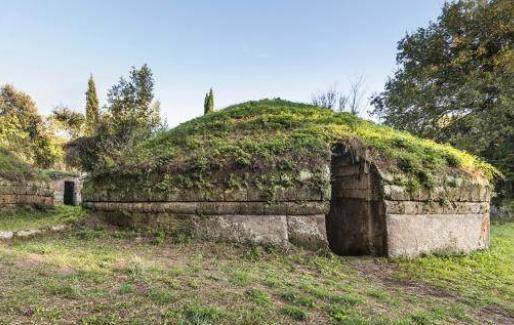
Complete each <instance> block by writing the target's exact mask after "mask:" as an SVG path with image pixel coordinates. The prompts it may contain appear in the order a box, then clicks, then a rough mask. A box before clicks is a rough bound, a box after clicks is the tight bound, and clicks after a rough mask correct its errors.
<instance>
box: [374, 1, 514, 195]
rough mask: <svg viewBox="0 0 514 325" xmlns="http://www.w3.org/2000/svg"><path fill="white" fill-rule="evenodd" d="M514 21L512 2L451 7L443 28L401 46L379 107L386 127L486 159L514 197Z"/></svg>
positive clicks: (430, 28) (378, 99) (434, 25)
mask: <svg viewBox="0 0 514 325" xmlns="http://www.w3.org/2000/svg"><path fill="white" fill-rule="evenodd" d="M513 20H514V2H512V1H511V0H491V1H482V0H470V1H467V0H460V1H453V2H449V3H446V4H445V6H444V8H443V11H442V14H441V15H440V16H439V18H438V19H437V21H436V22H433V23H431V24H430V25H429V26H428V27H425V28H419V29H418V30H417V31H416V32H415V33H412V34H408V35H406V36H405V37H404V38H403V39H402V40H401V41H400V42H399V43H398V51H399V52H398V54H397V63H398V65H399V66H400V68H399V70H398V71H397V72H396V73H395V75H394V76H393V77H392V78H391V79H389V81H388V82H387V83H386V85H385V90H384V92H383V93H382V94H380V95H379V96H377V97H376V98H375V100H374V103H375V107H376V109H375V113H377V114H378V115H379V116H380V117H382V118H383V119H384V121H385V123H386V124H388V125H391V126H394V127H396V128H398V129H402V130H407V131H410V132H412V133H414V134H417V135H421V136H424V137H429V138H432V139H435V140H437V141H444V142H449V143H451V144H453V145H455V146H456V147H457V148H460V149H463V150H467V151H469V152H472V153H474V154H477V155H480V156H483V157H485V158H486V159H487V160H488V161H489V162H490V163H492V164H493V165H495V166H497V167H498V168H499V169H500V170H501V171H502V172H503V174H504V175H505V176H506V178H507V184H505V186H504V187H503V188H504V189H507V191H510V192H511V195H514V155H513V154H512V153H513V152H514V44H513V37H512V35H513V34H514V24H513V23H512V21H513ZM452 159H453V158H450V160H452ZM450 162H454V163H455V162H457V161H450Z"/></svg>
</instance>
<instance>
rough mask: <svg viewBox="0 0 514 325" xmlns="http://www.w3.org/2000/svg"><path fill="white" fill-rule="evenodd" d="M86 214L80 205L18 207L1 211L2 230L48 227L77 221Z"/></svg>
mask: <svg viewBox="0 0 514 325" xmlns="http://www.w3.org/2000/svg"><path fill="white" fill-rule="evenodd" d="M84 216H85V212H84V211H83V210H82V209H81V208H80V207H74V206H67V205H60V206H55V207H48V208H44V209H43V210H34V209H29V208H27V209H17V210H11V211H6V212H0V231H19V230H29V229H39V228H48V227H51V226H55V225H61V224H69V223H73V222H76V221H78V220H80V219H81V218H83V217H84Z"/></svg>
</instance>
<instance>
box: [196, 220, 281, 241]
mask: <svg viewBox="0 0 514 325" xmlns="http://www.w3.org/2000/svg"><path fill="white" fill-rule="evenodd" d="M192 231H193V232H192V233H193V235H195V236H197V237H200V238H207V239H211V240H227V241H234V242H241V243H245V242H251V243H271V244H275V245H280V246H285V245H287V242H288V235H287V219H286V216H263V215H224V216H223V215H220V216H201V217H198V216H195V217H193V218H192Z"/></svg>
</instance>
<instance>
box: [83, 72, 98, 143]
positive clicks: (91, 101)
mask: <svg viewBox="0 0 514 325" xmlns="http://www.w3.org/2000/svg"><path fill="white" fill-rule="evenodd" d="M99 114H100V112H99V104H98V96H97V95H96V86H95V81H94V80H93V75H91V76H90V77H89V80H88V82H87V91H86V120H85V133H86V134H87V135H93V134H94V133H95V131H96V128H97V127H98V119H99Z"/></svg>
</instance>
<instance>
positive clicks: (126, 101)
mask: <svg viewBox="0 0 514 325" xmlns="http://www.w3.org/2000/svg"><path fill="white" fill-rule="evenodd" d="M153 88H154V79H153V74H152V71H151V70H150V68H149V67H148V66H147V65H146V64H144V65H143V66H142V67H141V68H140V69H136V68H135V67H132V69H131V70H130V73H129V77H128V79H125V78H124V77H121V78H120V79H119V81H118V83H116V84H115V85H114V86H112V88H111V89H110V90H109V92H108V94H107V106H106V107H105V110H104V111H105V113H104V114H101V115H99V116H98V120H97V125H96V132H95V133H94V134H93V135H89V136H86V137H80V138H77V139H75V140H74V141H71V142H70V143H68V144H67V145H66V161H67V163H68V164H70V165H71V166H74V167H77V168H79V169H82V170H84V171H93V170H96V169H102V168H110V167H113V166H115V165H116V164H117V163H118V161H119V159H118V158H119V157H121V156H122V154H123V152H124V151H125V150H127V149H128V148H130V147H132V146H134V145H136V144H137V143H139V142H141V141H143V140H144V139H146V138H148V137H149V136H151V135H152V134H155V133H156V132H158V131H160V130H162V129H163V128H164V127H165V123H164V122H163V121H162V120H161V117H160V103H159V101H155V100H154V94H153Z"/></svg>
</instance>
